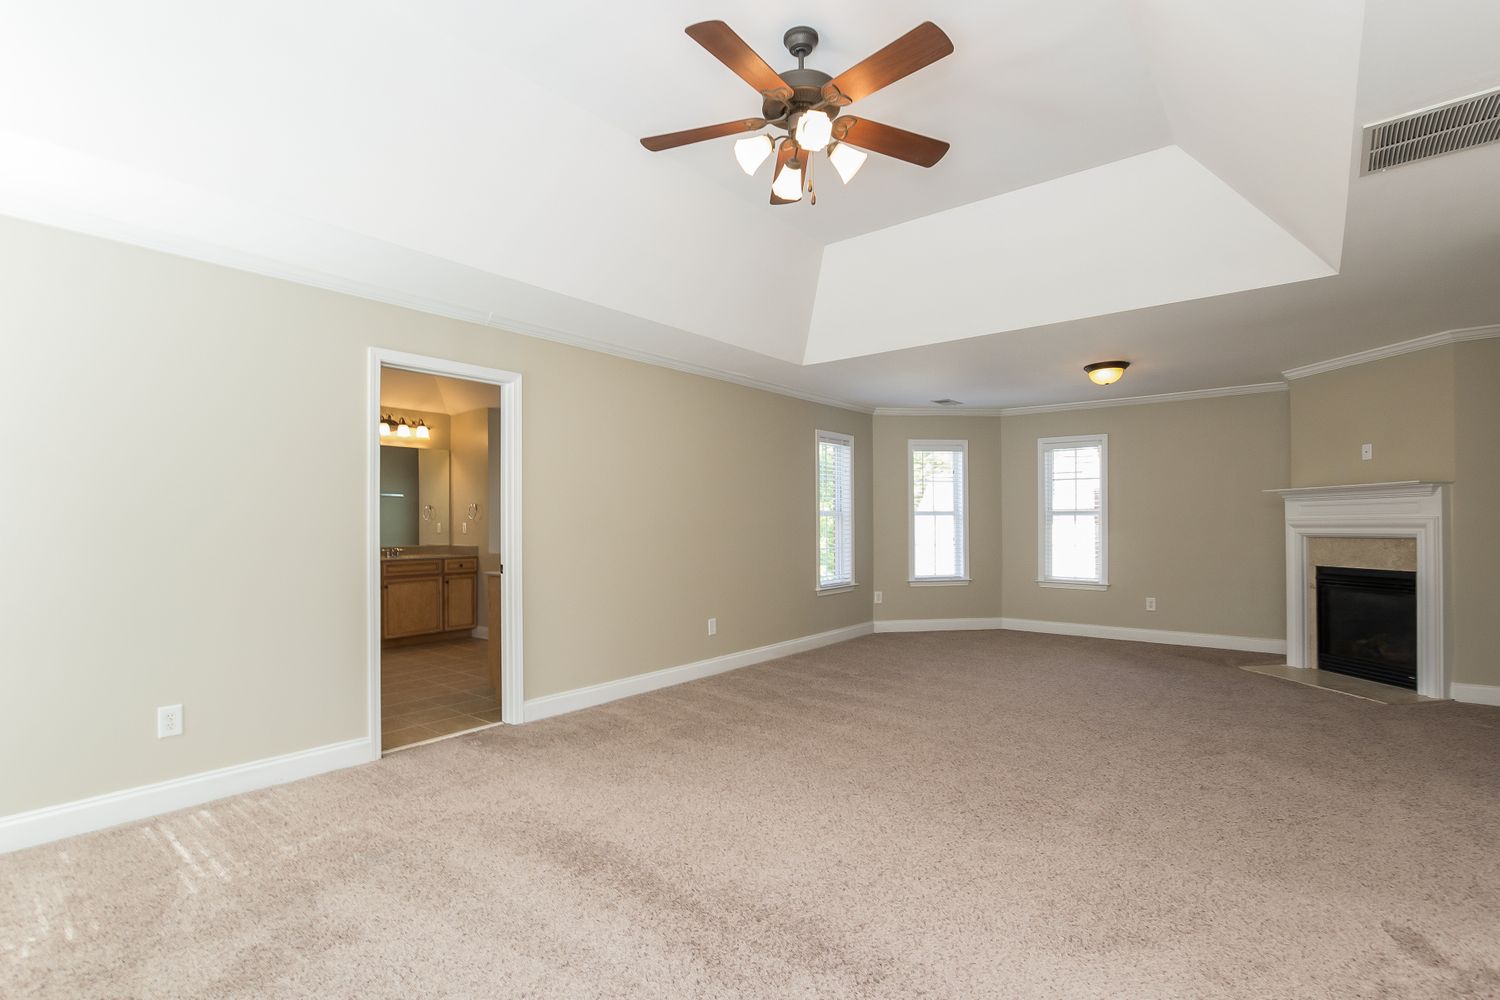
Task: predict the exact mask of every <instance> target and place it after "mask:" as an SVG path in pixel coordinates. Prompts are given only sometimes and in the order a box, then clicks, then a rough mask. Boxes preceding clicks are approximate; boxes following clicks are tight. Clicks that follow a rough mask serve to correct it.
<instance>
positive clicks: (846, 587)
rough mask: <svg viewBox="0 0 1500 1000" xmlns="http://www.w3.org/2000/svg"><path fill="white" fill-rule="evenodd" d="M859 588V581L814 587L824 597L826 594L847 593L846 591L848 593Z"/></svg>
mask: <svg viewBox="0 0 1500 1000" xmlns="http://www.w3.org/2000/svg"><path fill="white" fill-rule="evenodd" d="M858 589H859V584H857V583H840V584H835V585H834V586H832V587H815V588H813V590H814V592H815V593H816V594H817V595H818V596H819V597H822V596H823V595H824V594H846V593H848V592H849V591H851V590H858Z"/></svg>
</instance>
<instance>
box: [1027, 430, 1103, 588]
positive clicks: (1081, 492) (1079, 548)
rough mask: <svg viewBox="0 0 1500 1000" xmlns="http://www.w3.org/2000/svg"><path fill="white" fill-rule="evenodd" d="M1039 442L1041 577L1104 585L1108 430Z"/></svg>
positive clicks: (1045, 581)
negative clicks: (1105, 433)
mask: <svg viewBox="0 0 1500 1000" xmlns="http://www.w3.org/2000/svg"><path fill="white" fill-rule="evenodd" d="M1036 444H1037V469H1038V481H1039V483H1040V485H1041V502H1040V510H1041V526H1040V533H1039V538H1040V540H1041V546H1040V547H1041V552H1040V564H1041V576H1040V577H1039V578H1038V579H1039V581H1040V582H1041V583H1042V585H1043V586H1055V587H1078V588H1081V589H1099V590H1102V589H1104V587H1106V586H1108V584H1109V546H1108V539H1107V537H1106V534H1107V531H1108V526H1109V519H1108V516H1107V511H1106V493H1107V490H1106V483H1107V481H1108V466H1107V457H1108V452H1107V450H1106V445H1107V444H1108V441H1107V439H1106V436H1105V435H1103V434H1093V435H1089V436H1087V437H1070V438H1040V439H1038V440H1037V443H1036Z"/></svg>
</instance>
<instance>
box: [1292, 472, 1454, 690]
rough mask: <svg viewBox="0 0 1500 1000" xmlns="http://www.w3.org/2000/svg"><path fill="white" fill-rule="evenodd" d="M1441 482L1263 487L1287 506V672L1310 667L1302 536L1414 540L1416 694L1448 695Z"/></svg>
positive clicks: (1443, 493)
mask: <svg viewBox="0 0 1500 1000" xmlns="http://www.w3.org/2000/svg"><path fill="white" fill-rule="evenodd" d="M1447 485H1449V484H1447V483H1441V482H1429V481H1421V480H1408V481H1405V482H1399V483H1360V484H1358V485H1353V486H1306V487H1299V488H1295V489H1289V490H1267V491H1266V492H1267V493H1274V494H1276V495H1277V496H1280V497H1281V498H1282V499H1283V500H1284V501H1285V503H1286V656H1287V663H1288V665H1290V666H1293V667H1311V666H1315V665H1316V664H1315V663H1313V662H1310V660H1311V657H1310V656H1309V654H1308V650H1307V636H1308V616H1309V615H1310V614H1311V612H1312V608H1311V602H1310V601H1309V600H1308V599H1307V595H1308V578H1307V540H1308V539H1309V538H1336V537H1351V538H1413V539H1416V543H1417V693H1418V694H1424V695H1427V696H1429V697H1432V698H1446V697H1448V662H1447V659H1446V655H1447V654H1446V651H1445V644H1444V641H1443V640H1444V624H1443V623H1444V618H1443V547H1444V535H1443V511H1444V508H1445V506H1446V505H1447V496H1446V490H1445V489H1444V487H1445V486H1447Z"/></svg>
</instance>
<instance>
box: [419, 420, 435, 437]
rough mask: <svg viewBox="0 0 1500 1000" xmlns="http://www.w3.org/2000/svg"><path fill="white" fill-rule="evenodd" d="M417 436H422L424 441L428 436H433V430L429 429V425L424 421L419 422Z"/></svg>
mask: <svg viewBox="0 0 1500 1000" xmlns="http://www.w3.org/2000/svg"><path fill="white" fill-rule="evenodd" d="M417 437H419V438H421V439H422V440H423V441H426V440H427V439H428V438H430V437H432V432H431V431H429V430H428V429H427V425H426V424H424V423H418V424H417Z"/></svg>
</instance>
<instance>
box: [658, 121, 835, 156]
mask: <svg viewBox="0 0 1500 1000" xmlns="http://www.w3.org/2000/svg"><path fill="white" fill-rule="evenodd" d="M765 127H766V120H765V119H764V118H741V119H740V120H739V121H737V122H724V123H723V124H720V125H705V126H703V127H702V128H690V129H688V130H687V131H686V132H668V133H667V134H666V135H650V136H647V137H646V138H644V139H642V140H641V145H642V146H645V147H646V148H647V149H649V150H651V152H653V153H659V152H661V151H662V150H664V149H675V148H677V147H678V146H686V145H688V144H689V143H694V142H702V141H703V140H704V139H718V138H720V137H721V136H726V135H737V134H738V133H740V132H754V131H755V130H756V129H760V128H765ZM856 145H858V143H856Z"/></svg>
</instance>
